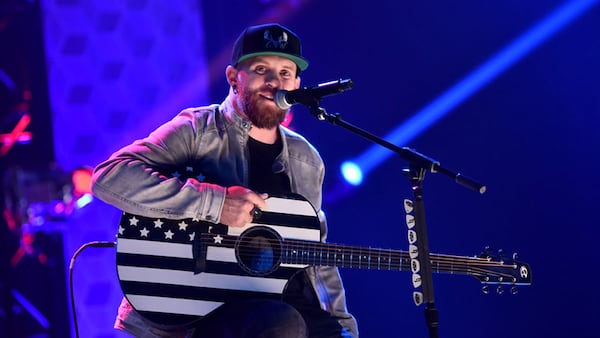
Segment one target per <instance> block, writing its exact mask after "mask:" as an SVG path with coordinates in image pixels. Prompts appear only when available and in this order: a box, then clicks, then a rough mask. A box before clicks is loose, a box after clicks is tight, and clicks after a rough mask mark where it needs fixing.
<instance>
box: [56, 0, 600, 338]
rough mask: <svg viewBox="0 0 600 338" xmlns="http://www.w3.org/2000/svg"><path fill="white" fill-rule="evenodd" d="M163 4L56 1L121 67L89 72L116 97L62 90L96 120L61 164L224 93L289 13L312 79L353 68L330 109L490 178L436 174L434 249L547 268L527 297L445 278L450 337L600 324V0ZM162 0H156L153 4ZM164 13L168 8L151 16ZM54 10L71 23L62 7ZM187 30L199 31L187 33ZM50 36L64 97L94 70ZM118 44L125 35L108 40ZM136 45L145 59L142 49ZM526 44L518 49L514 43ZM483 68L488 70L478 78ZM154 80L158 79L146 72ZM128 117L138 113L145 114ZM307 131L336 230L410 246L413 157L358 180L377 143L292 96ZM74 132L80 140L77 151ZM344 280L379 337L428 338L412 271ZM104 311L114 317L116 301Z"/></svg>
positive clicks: (429, 209)
mask: <svg viewBox="0 0 600 338" xmlns="http://www.w3.org/2000/svg"><path fill="white" fill-rule="evenodd" d="M92 3H95V2H92ZM100 3H102V5H100ZM157 3H161V1H149V2H145V1H129V2H124V4H118V5H117V3H115V4H113V3H112V2H98V3H97V4H95V5H93V6H92V5H90V4H87V5H84V4H81V5H79V4H78V2H77V1H74V2H61V1H56V2H52V1H47V2H46V10H47V11H51V8H61V6H62V8H64V7H65V6H66V5H65V4H67V5H68V6H75V7H77V6H79V7H77V8H79V9H80V13H82V15H83V16H84V19H81V21H76V23H78V24H80V25H81V27H85V25H86V22H87V21H85V17H86V16H87V18H89V17H92V18H94V19H93V20H97V21H93V20H92V19H90V20H92V21H91V22H94V23H95V24H94V25H92V26H91V27H92V29H82V30H85V31H86V32H85V33H80V35H82V36H86V35H87V34H89V36H94V38H89V39H88V41H89V45H87V46H88V48H89V49H90V50H91V51H90V55H94V58H93V60H95V61H97V60H98V59H101V58H102V57H103V55H105V54H103V53H107V52H108V51H110V53H111V54H110V55H112V59H111V58H110V57H109V58H108V59H109V61H110V62H107V63H102V62H101V63H100V64H101V65H106V64H108V66H105V67H104V68H102V69H104V72H102V73H101V74H96V75H95V76H91V77H89V76H88V77H87V80H86V81H89V83H86V84H87V85H89V86H91V87H92V88H95V87H94V86H98V87H102V86H109V89H98V90H107V93H110V96H108V97H110V98H111V100H106V99H105V98H106V97H107V96H103V98H94V95H97V94H95V93H97V91H96V89H89V88H88V87H85V86H84V88H81V86H79V87H77V88H76V89H77V90H76V91H75V93H79V94H78V95H75V96H73V92H72V91H71V96H69V95H67V94H62V93H61V91H60V90H59V91H58V92H56V91H55V92H54V94H55V95H54V96H52V97H51V103H52V105H53V109H54V110H56V111H57V112H56V115H55V116H61V120H59V121H58V122H57V121H56V120H55V125H61V126H62V127H63V128H73V127H70V126H69V125H68V124H66V123H68V122H65V121H68V120H72V121H74V122H72V123H73V125H76V124H80V123H81V121H79V120H78V119H76V118H75V117H74V116H71V117H69V115H68V114H67V115H65V114H66V112H68V111H69V109H72V111H73V112H77V113H78V114H80V113H82V111H81V110H77V109H74V108H73V104H82V100H83V101H84V102H83V103H89V104H90V106H89V107H88V108H86V111H89V112H90V113H91V115H92V116H95V117H94V118H93V119H91V118H90V119H89V120H87V121H86V122H87V123H89V124H92V125H94V127H95V128H97V129H96V130H95V131H87V132H86V133H83V134H84V136H85V137H83V138H80V139H77V140H73V135H67V136H65V138H64V139H61V138H62V137H63V136H61V134H64V133H55V144H56V148H57V149H63V150H61V151H60V152H59V153H60V154H62V155H60V154H59V156H58V159H59V161H60V162H61V164H62V165H63V166H64V167H65V168H75V167H77V166H79V165H95V164H97V162H98V161H100V160H102V159H104V158H105V157H106V156H108V154H110V153H111V152H112V151H114V150H116V149H117V148H119V147H120V146H122V145H123V144H125V143H128V142H130V141H132V140H133V139H134V138H136V137H140V136H143V135H144V134H145V133H146V132H147V131H148V130H151V129H152V128H153V127H156V126H158V125H159V124H161V123H163V122H164V121H166V120H168V119H170V118H171V117H172V116H173V115H174V114H175V113H177V112H178V110H179V109H182V108H185V107H187V106H191V105H204V104H207V103H213V102H220V101H221V100H222V99H223V97H224V96H225V94H226V91H227V89H228V88H227V85H226V82H225V77H224V69H225V66H226V65H227V64H228V56H229V52H230V49H229V48H230V46H231V45H232V43H233V41H234V39H235V38H236V37H237V34H238V33H239V32H240V31H241V29H243V28H244V27H245V26H246V25H249V24H256V23H263V22H268V21H279V22H281V23H283V24H285V25H287V26H289V27H291V28H292V29H293V30H295V31H296V32H297V33H298V34H299V35H300V36H301V37H302V40H303V43H304V54H305V55H306V57H307V58H308V59H309V60H310V62H311V65H310V67H309V69H308V70H307V71H306V72H305V73H303V74H302V81H303V84H304V85H313V84H317V83H320V82H324V81H329V80H334V79H339V78H351V79H352V80H353V81H354V83H355V87H354V89H353V90H352V91H349V92H347V93H344V94H342V95H339V96H335V97H331V98H327V99H325V100H323V102H322V104H323V106H324V107H325V108H326V109H327V110H328V111H329V112H338V113H341V114H342V116H343V118H344V119H345V120H346V121H348V122H350V123H353V124H355V125H357V126H360V127H361V128H364V129H366V130H368V131H370V132H372V133H374V134H376V135H379V136H382V137H383V136H385V135H387V134H388V133H390V132H392V131H393V130H394V129H395V128H397V127H399V126H403V127H404V128H408V130H411V128H413V129H414V128H421V129H419V130H420V132H419V133H417V134H416V135H414V137H408V138H406V139H404V141H403V142H402V143H401V144H397V145H398V146H409V147H412V148H415V149H417V150H418V151H420V152H421V153H424V154H426V155H428V156H430V157H433V158H435V159H436V160H439V161H440V162H441V164H442V165H443V166H445V167H447V168H449V169H452V170H456V171H460V172H462V173H464V174H466V175H468V176H471V177H473V178H476V179H478V180H479V181H481V182H483V183H484V184H486V185H487V187H488V191H487V192H486V193H485V194H483V195H480V194H477V193H475V192H473V191H470V190H467V189H465V188H464V187H462V186H459V185H457V184H454V183H453V181H452V180H450V179H448V178H447V177H446V176H442V175H440V174H431V173H429V174H427V175H426V179H425V186H424V194H425V207H426V215H427V225H428V233H429V247H430V250H431V251H432V252H435V253H445V254H457V255H467V256H473V255H477V254H479V253H480V252H481V251H482V250H483V248H484V247H485V246H491V247H492V248H494V249H495V250H497V249H504V250H505V252H506V253H507V255H509V256H510V255H511V254H512V253H513V252H518V254H519V258H520V259H521V260H523V261H525V262H527V263H529V264H530V265H531V268H532V271H533V285H531V286H528V287H522V288H520V290H519V291H520V292H519V293H518V294H516V295H511V294H510V292H505V293H504V294H501V295H498V294H494V293H492V294H488V295H485V294H483V293H482V292H481V285H480V283H479V282H478V281H477V280H476V279H474V278H471V277H468V276H457V275H435V276H434V279H433V283H434V288H435V300H436V305H437V307H438V309H439V317H440V337H483V336H485V337H508V336H510V337H597V336H598V334H597V330H596V329H595V328H594V327H593V326H592V325H590V324H592V323H594V322H595V319H596V314H597V310H596V303H597V301H598V300H599V297H598V295H597V292H596V291H595V288H594V287H593V285H594V277H593V276H595V273H594V272H593V271H594V268H593V262H594V259H596V258H597V257H598V254H597V253H596V247H595V246H596V242H597V240H596V238H597V236H598V235H599V234H600V231H599V230H598V226H599V225H600V217H599V216H598V213H597V210H596V208H597V207H598V199H599V198H598V197H599V196H598V193H597V187H598V186H599V184H600V180H599V179H598V177H597V171H598V169H599V168H600V166H599V164H600V160H598V156H597V148H598V146H599V145H600V138H599V137H598V130H599V129H600V94H599V88H600V86H599V82H598V78H599V76H600V61H599V60H600V34H599V33H600V6H598V4H597V1H583V0H581V1H578V0H574V1H568V0H544V1H541V0H532V1H527V2H523V1H513V0H505V1H476V0H464V1H458V2H439V1H438V2H435V1H421V2H418V1H417V2H415V1H410V2H409V1H392V0H374V1H368V2H365V1H355V0H351V1H309V0H288V1H283V0H282V1H276V0H272V1H269V0H262V1H259V0H255V1H242V0H222V1H201V2H193V1H189V2H182V3H184V5H182V6H181V7H178V8H177V9H175V10H173V8H169V6H159V5H157ZM169 3H170V2H169ZM176 7H177V6H176ZM115 8H118V9H115ZM147 8H153V10H152V11H147V10H146V11H145V12H142V11H143V10H145V9H147ZM167 8H168V10H167ZM165 11H166V12H165ZM173 11H174V12H175V14H173V13H172V12H173ZM47 13H48V12H47ZM71 13H72V12H71ZM94 13H99V14H94ZM140 13H145V14H144V15H150V19H148V17H144V16H143V15H142V14H140ZM148 13H151V14H148ZM165 13H166V14H165ZM152 15H155V16H156V17H158V18H162V20H158V21H157V20H152V18H155V17H154V16H152ZM143 18H146V19H148V22H147V23H146V25H147V26H146V28H145V29H141V28H140V27H136V26H135V25H133V24H132V25H131V26H127V25H126V24H125V23H127V22H130V21H131V22H140V20H141V19H143ZM47 20H48V21H47V22H51V23H52V22H54V23H56V22H60V20H59V19H57V18H56V17H52V16H50V15H48V16H47ZM539 25H542V26H539ZM544 25H546V26H544ZM123 26H125V27H126V29H125V30H124V31H125V32H126V33H128V35H123V34H124V33H120V35H119V37H120V39H121V38H123V36H128V37H132V40H127V39H124V41H121V42H120V43H118V44H116V45H115V44H111V41H112V40H111V39H109V38H107V35H106V34H108V33H110V32H115V31H118V30H119V29H120V28H122V27H123ZM66 27H67V26H64V27H61V25H60V24H57V23H56V24H54V25H49V27H47V29H48V30H53V32H55V33H59V31H61V30H62V31H64V30H67V29H68V28H66ZM69 27H71V29H72V27H77V26H72V25H71V26H69ZM127 27H128V28H127ZM157 27H158V28H157ZM182 27H183V28H182ZM159 28H160V29H159ZM153 29H156V30H160V33H159V34H158V36H159V37H158V38H157V37H156V35H151V34H150V33H149V32H148V31H152V30H153ZM535 29H537V30H535ZM532 30H533V31H532ZM182 32H187V33H186V34H187V35H185V36H183V37H182V36H181V35H180V34H182ZM528 33H531V34H529V35H528ZM533 33H536V34H533ZM59 35H60V34H59ZM140 37H141V38H140ZM46 39H47V42H46V43H47V44H48V45H50V46H49V47H48V48H49V49H51V48H52V46H51V45H52V44H51V43H50V42H52V41H54V42H55V45H56V46H57V47H56V48H57V50H59V51H63V53H62V54H61V53H52V52H50V53H49V54H50V55H51V57H49V61H50V62H49V68H50V69H49V71H50V73H51V76H50V79H49V81H50V87H51V92H52V88H57V86H58V87H60V85H59V84H60V83H61V82H60V81H61V80H64V78H65V77H66V78H69V76H67V75H63V76H58V77H57V76H56V74H57V73H56V70H57V69H59V70H60V71H59V72H58V73H60V74H69V73H70V72H71V71H76V70H77V69H79V68H78V67H80V66H81V67H83V66H82V65H81V64H80V63H76V64H73V63H71V64H70V65H71V66H70V67H72V68H60V67H59V66H57V64H60V63H61V62H65V63H67V62H72V61H73V55H74V54H73V53H71V54H65V53H64V48H63V47H64V41H58V40H55V38H53V37H52V36H51V35H47V36H46ZM177 39H180V40H177ZM186 39H189V43H186ZM119 41H120V40H119ZM132 41H133V42H132ZM169 41H177V42H176V44H175V45H169V44H168V43H169ZM107 43H108V44H109V45H110V46H111V47H112V48H108V49H107V48H98V47H96V48H94V46H98V45H97V44H100V45H101V44H107ZM515 43H516V44H515ZM71 44H73V41H71ZM71 46H72V45H71ZM77 46H79V45H78V44H75V47H73V46H72V48H74V49H75V50H77ZM105 46H106V45H105ZM132 46H134V47H135V48H134V52H137V54H136V53H133V52H130V49H131V48H132ZM79 47H81V46H79ZM60 48H63V49H60ZM511 48H512V49H511ZM519 48H520V49H519ZM511 51H512V52H514V54H502V53H503V52H511ZM92 52H93V53H92ZM180 52H183V53H184V55H183V56H182V54H181V53H180ZM86 53H87V52H86V51H85V48H84V51H83V52H82V54H86ZM115 55H116V56H115ZM138 57H139V58H141V59H142V60H144V62H150V61H156V63H151V66H150V68H151V69H152V71H151V72H150V73H145V72H144V71H143V69H144V68H143V67H142V66H143V65H144V64H143V63H142V64H140V63H138V62H137V59H136V58H138ZM61 60H62V61H61ZM149 60H150V61H149ZM95 61H94V62H95ZM196 61H197V62H199V63H197V62H196ZM492 61H493V62H497V63H490V62H492ZM92 64H93V62H92ZM157 65H158V66H157ZM161 65H164V66H165V67H167V68H168V71H167V72H165V70H164V69H165V67H161ZM479 67H484V68H483V69H484V70H487V71H488V72H487V73H474V72H475V71H476V70H477V69H480V70H481V69H482V68H479ZM485 67H489V68H485ZM494 67H497V68H494ZM92 68H93V67H92ZM132 69H133V70H134V71H133V72H132V73H130V74H127V72H128V70H129V71H131V70H132ZM140 69H142V70H140ZM53 71H54V73H52V72H53ZM136 72H139V73H136ZM121 73H122V74H121ZM53 74H54V76H53ZM165 74H166V75H165ZM92 75H94V73H92ZM475 75H480V77H476V76H475ZM155 76H156V77H155ZM139 77H143V80H144V81H140V82H136V81H134V79H137V80H138V81H139V80H140V79H139ZM148 79H150V80H151V81H149V82H150V84H149V83H148V81H147V80H148ZM53 81H54V82H53ZM110 81H112V82H110ZM461 81H464V82H461ZM107 82H108V83H109V84H108V85H107ZM63 83H64V82H63ZM460 84H465V85H467V86H465V87H461V86H459V85H460ZM468 85H471V86H472V87H468ZM128 86H135V87H137V88H141V89H143V90H139V91H137V92H136V93H137V94H136V93H134V94H131V95H130V94H127V95H126V94H123V93H126V92H127V91H128V90H131V88H128ZM457 86H458V87H457ZM63 87H64V85H63ZM115 88H117V90H114V89H115ZM459 89H462V90H464V92H460V91H459ZM64 91H65V92H67V93H68V90H67V89H64ZM90 92H91V93H90ZM461 93H463V94H464V96H460V95H461ZM450 94H456V95H457V96H451V97H450V98H451V99H452V98H453V99H454V100H455V101H448V102H445V103H444V102H442V103H440V106H438V107H437V108H436V109H437V110H435V112H437V117H438V118H436V119H434V120H432V121H431V122H430V123H428V124H426V125H421V126H417V125H412V124H408V123H409V122H407V121H409V120H410V118H411V117H413V116H415V115H418V114H419V113H420V112H423V111H425V110H426V109H425V108H427V107H428V105H429V104H430V103H432V102H438V101H436V100H437V99H438V98H440V97H441V96H442V95H450ZM61 95H62V96H61ZM86 95H87V96H86ZM61 97H70V98H71V101H70V102H67V103H65V102H66V101H67V100H63V101H61ZM86 98H87V99H86ZM158 99H160V102H159V101H158ZM86 100H87V101H86ZM61 102H63V103H65V104H64V105H63V103H61ZM106 102H108V103H106ZM123 103H126V104H123ZM107 105H108V108H104V107H106V106H107ZM140 105H141V106H140ZM138 107H141V108H138ZM144 109H145V110H144ZM146 112H150V113H148V114H145V113H146ZM84 113H85V111H84ZM130 114H139V115H133V116H138V117H137V118H136V119H132V115H130ZM418 116H420V115H418ZM140 125H141V127H139V126H140ZM136 126H138V127H139V128H137V129H136ZM292 127H293V128H294V129H295V130H297V131H299V132H300V133H302V134H304V135H305V136H306V137H307V138H308V140H309V141H311V142H312V143H313V144H314V145H315V146H316V147H317V148H318V149H319V150H320V152H321V155H322V157H323V158H324V160H325V163H326V166H327V173H326V180H325V187H324V189H325V190H324V193H325V202H324V209H325V211H326V212H327V214H328V219H329V228H330V235H329V241H330V242H338V243H346V244H356V245H361V246H372V247H382V248H397V249H403V250H405V249H406V248H407V246H408V244H407V239H406V237H407V236H406V225H405V223H404V211H403V209H402V200H403V199H404V198H410V197H411V190H410V186H409V184H408V181H407V180H406V178H404V176H403V175H402V174H401V172H402V169H403V168H404V167H405V166H406V163H405V162H404V161H403V160H402V159H401V158H399V157H398V156H387V157H385V158H383V160H382V161H381V162H380V163H379V165H377V166H376V167H374V168H373V170H372V171H371V172H370V174H369V175H367V176H366V177H365V179H364V182H363V184H362V185H360V186H357V187H353V186H349V185H348V184H346V183H344V181H343V179H342V177H341V175H340V172H339V167H340V165H341V163H342V162H344V161H346V160H348V159H353V158H356V157H357V156H359V155H361V154H362V153H363V152H365V151H367V150H368V149H370V148H371V147H372V144H371V143H369V142H368V141H367V140H365V139H363V138H361V137H359V136H356V135H354V134H352V133H351V132H349V131H347V130H344V129H342V128H339V127H336V126H333V125H330V124H327V123H326V122H320V121H318V120H316V119H315V118H313V117H312V116H311V115H310V114H309V113H308V112H307V111H306V109H305V108H303V107H298V108H294V118H293V121H292ZM119 128H120V129H119ZM119 130H127V133H119V132H118V131H119ZM67 134H69V133H67ZM90 139H92V140H94V141H93V142H91V141H90ZM82 140H83V141H85V142H84V143H83V144H82V143H81V142H82ZM111 141H114V142H112V143H111ZM86 142H87V143H86ZM65 144H67V146H69V145H72V144H77V145H78V147H79V148H75V150H74V151H69V149H71V148H64V147H65ZM84 145H87V146H86V147H84V148H81V147H83V146H84ZM61 147H63V148H61ZM65 149H66V150H65ZM71 150H72V149H71ZM80 154H81V156H79V155H80ZM107 217H108V216H107ZM103 224H104V225H103V226H104V227H106V231H107V232H109V233H110V232H112V231H114V230H115V229H116V224H115V223H114V215H111V216H110V217H109V218H108V219H107V220H106V221H105V222H104V223H103ZM98 239H100V238H98ZM342 275H343V279H344V282H345V286H346V288H347V294H348V306H349V309H350V311H351V312H352V313H353V314H354V315H355V316H356V317H357V318H358V322H359V327H360V330H361V333H362V336H363V337H426V336H427V330H426V326H425V321H424V315H423V307H416V306H415V305H414V304H413V302H412V296H411V295H412V291H413V290H412V285H411V281H410V274H409V273H406V272H393V273H392V272H384V271H372V270H371V271H365V270H342ZM88 278H89V277H88ZM507 291H508V290H507ZM117 298H118V297H117ZM102 306H105V307H107V308H108V309H109V311H108V312H110V311H113V310H112V309H113V308H114V306H116V304H114V303H110V304H102ZM108 325H110V323H109V324H108ZM106 334H107V333H104V335H103V337H106V336H107V335H106Z"/></svg>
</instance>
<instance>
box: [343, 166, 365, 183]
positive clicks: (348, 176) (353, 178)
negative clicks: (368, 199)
mask: <svg viewBox="0 0 600 338" xmlns="http://www.w3.org/2000/svg"><path fill="white" fill-rule="evenodd" d="M342 175H344V179H345V180H346V181H347V182H348V183H350V184H352V185H360V184H361V183H362V180H363V173H362V170H361V168H360V167H359V166H358V165H356V163H354V162H349V161H347V162H344V163H342Z"/></svg>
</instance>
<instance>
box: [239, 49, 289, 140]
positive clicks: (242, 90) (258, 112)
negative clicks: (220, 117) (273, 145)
mask: <svg viewBox="0 0 600 338" xmlns="http://www.w3.org/2000/svg"><path fill="white" fill-rule="evenodd" d="M296 71H297V66H296V64H295V63H294V62H293V61H292V60H289V59H286V58H283V57H280V56H274V55H266V56H257V57H253V58H250V59H248V60H245V61H242V62H241V63H240V64H238V66H237V76H236V79H237V90H238V97H237V106H238V109H242V110H243V113H245V114H246V116H248V119H250V122H252V124H253V125H254V126H255V127H257V128H267V129H271V128H274V127H276V126H278V125H279V124H280V123H281V122H282V121H283V119H284V118H285V114H286V113H287V110H282V109H280V108H279V107H277V105H276V104H275V102H274V101H273V98H274V96H275V92H277V90H280V89H284V90H294V89H297V88H298V87H299V86H300V78H298V77H296Z"/></svg>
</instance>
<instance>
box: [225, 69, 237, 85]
mask: <svg viewBox="0 0 600 338" xmlns="http://www.w3.org/2000/svg"><path fill="white" fill-rule="evenodd" d="M237 72H238V70H237V69H235V67H233V66H232V65H229V66H227V68H225V77H226V78H227V83H229V85H230V86H232V87H233V86H234V85H237Z"/></svg>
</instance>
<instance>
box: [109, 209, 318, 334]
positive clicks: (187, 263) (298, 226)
mask: <svg viewBox="0 0 600 338" xmlns="http://www.w3.org/2000/svg"><path fill="white" fill-rule="evenodd" d="M266 203H267V208H265V209H264V210H262V215H261V217H260V218H259V219H258V220H257V221H255V222H254V223H252V224H250V225H248V226H246V227H244V228H228V227H223V226H215V225H214V224H210V223H205V222H198V221H194V220H191V219H186V220H168V219H160V220H157V219H154V218H147V217H142V216H137V215H131V214H127V213H124V214H123V217H122V218H121V222H120V228H119V236H118V240H117V271H118V275H119V280H120V284H121V288H122V290H123V293H124V294H125V296H126V297H127V299H128V300H129V302H130V303H131V305H132V306H133V307H134V308H135V309H136V310H137V311H138V312H140V313H142V314H143V315H144V316H146V317H147V318H148V319H150V320H153V321H155V322H158V323H161V324H169V325H175V324H177V325H184V324H188V323H190V322H191V321H193V320H196V319H198V318H201V317H202V316H205V315H207V314H208V313H210V312H212V311H213V310H215V309H216V308H218V307H219V306H220V305H222V304H223V303H225V302H233V301H236V300H242V299H248V298H279V297H280V296H281V293H283V291H284V289H285V286H286V283H287V281H288V279H289V278H290V277H291V276H292V275H293V274H294V273H296V272H297V271H298V269H301V268H304V267H305V266H306V265H300V264H282V265H281V266H280V267H279V268H278V269H277V270H275V271H274V272H273V273H271V274H269V275H267V276H252V275H249V274H248V273H247V272H246V271H245V270H244V269H242V268H241V267H240V265H239V264H238V262H237V260H236V255H235V240H236V239H237V238H238V236H239V235H240V234H241V233H242V232H243V231H244V230H246V229H248V228H251V227H255V226H267V227H269V228H271V229H273V230H275V231H276V232H277V233H278V234H279V235H280V236H281V237H282V238H283V239H285V240H287V239H296V240H308V241H319V239H320V235H321V234H320V222H319V220H318V217H317V215H316V212H315V210H314V208H313V207H312V205H311V204H310V203H309V202H308V201H306V200H304V199H295V198H294V199H292V198H281V197H270V198H269V199H267V201H266ZM133 218H135V219H133ZM132 219H133V220H132ZM157 224H158V225H157ZM209 229H211V234H210V235H209V236H212V237H214V236H215V235H220V236H219V237H220V238H223V239H224V241H223V242H221V243H217V242H215V243H210V244H209V245H208V246H207V247H206V261H205V266H204V272H201V273H198V274H194V265H195V261H194V257H193V250H192V248H193V239H194V238H196V236H202V237H203V238H204V237H206V233H207V232H208V230H209ZM202 233H205V235H204V236H203V235H202ZM212 237H211V238H212Z"/></svg>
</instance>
